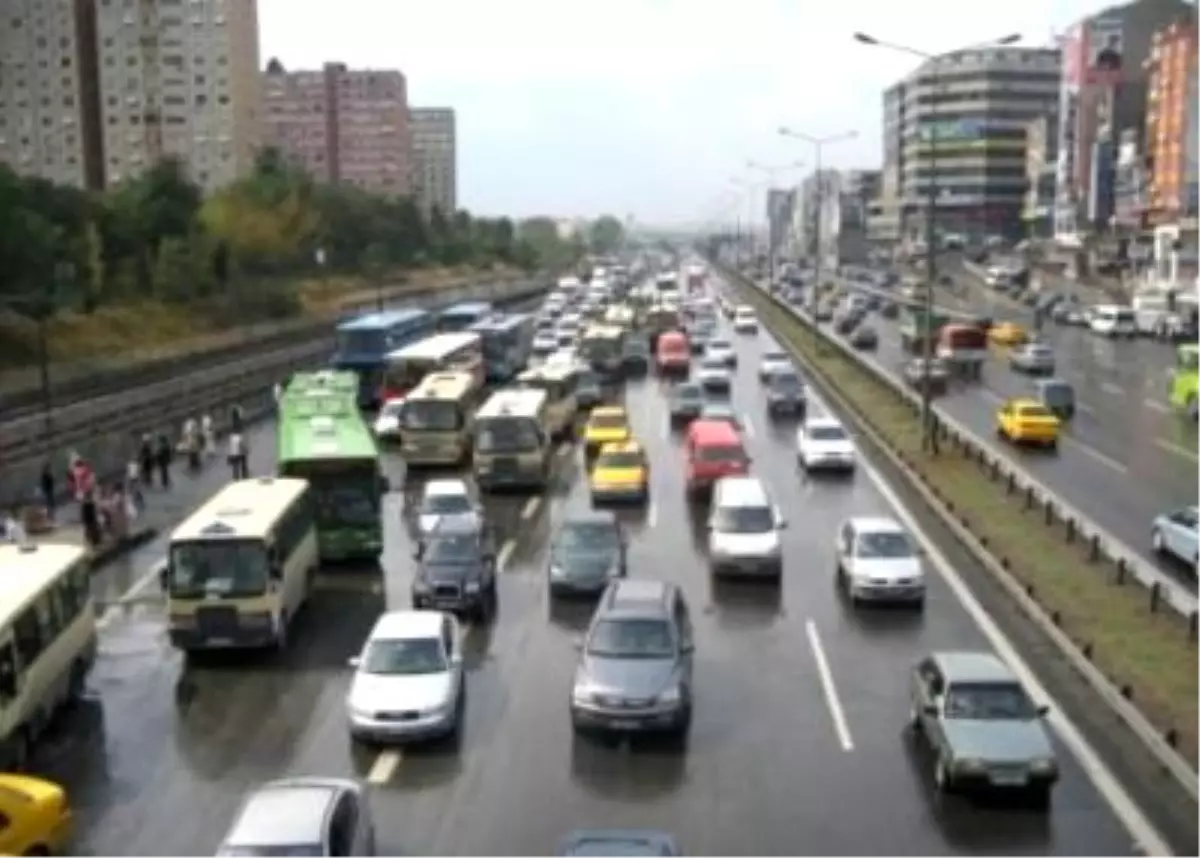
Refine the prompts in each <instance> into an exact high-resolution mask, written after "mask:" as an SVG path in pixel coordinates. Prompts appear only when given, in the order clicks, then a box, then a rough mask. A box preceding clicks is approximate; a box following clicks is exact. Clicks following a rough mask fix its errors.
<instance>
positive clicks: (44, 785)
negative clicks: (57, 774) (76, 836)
mask: <svg viewBox="0 0 1200 858" xmlns="http://www.w3.org/2000/svg"><path fill="white" fill-rule="evenodd" d="M0 818H4V819H7V820H8V824H7V825H5V826H3V827H0V855H61V854H65V853H66V850H67V841H68V838H69V837H70V833H71V808H70V806H69V805H68V804H67V793H66V791H65V790H64V789H63V788H62V787H60V786H59V785H58V784H55V783H51V782H50V781H45V780H42V779H41V778H34V777H29V776H27V775H14V774H7V773H0Z"/></svg>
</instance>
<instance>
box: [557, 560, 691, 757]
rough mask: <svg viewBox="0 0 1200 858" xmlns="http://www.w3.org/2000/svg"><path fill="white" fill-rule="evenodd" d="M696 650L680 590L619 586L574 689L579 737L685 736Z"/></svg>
mask: <svg viewBox="0 0 1200 858" xmlns="http://www.w3.org/2000/svg"><path fill="white" fill-rule="evenodd" d="M694 650H695V643H694V642H693V639H692V621H691V617H690V614H689V612H688V606H687V602H686V601H685V600H684V597H683V592H682V591H681V590H680V589H679V587H677V586H675V585H674V584H668V583H665V582H662V581H649V580H646V579H644V578H621V579H618V580H616V581H613V582H612V583H611V584H609V585H608V589H606V590H605V591H604V594H603V595H602V596H601V597H600V603H599V605H598V606H597V607H596V613H595V614H594V615H593V617H592V621H591V623H590V624H589V625H588V630H587V633H586V635H585V636H584V638H583V640H582V641H581V642H580V644H579V663H578V665H577V666H576V668H575V682H574V684H573V686H572V688H571V721H572V724H573V726H574V728H575V730H576V731H578V732H583V731H586V730H596V731H603V732H615V733H669V734H674V735H676V736H678V737H681V738H682V737H684V736H686V735H687V733H688V729H689V728H690V727H691V721H692V656H693V652H694Z"/></svg>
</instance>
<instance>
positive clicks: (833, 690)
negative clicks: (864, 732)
mask: <svg viewBox="0 0 1200 858" xmlns="http://www.w3.org/2000/svg"><path fill="white" fill-rule="evenodd" d="M804 631H805V632H807V634H808V645H809V647H810V648H811V649H812V654H813V661H815V662H816V663H817V675H818V676H819V677H820V679H821V691H822V692H823V693H824V695H825V706H826V707H827V708H828V709H829V717H830V719H831V720H832V721H833V729H834V731H835V732H836V733H837V737H838V743H839V744H840V745H841V746H842V750H843V751H853V750H854V739H853V738H851V736H850V726H849V725H848V724H847V723H846V713H845V711H844V710H843V709H842V701H841V699H840V698H839V697H838V692H837V685H836V684H835V683H834V681H833V671H832V670H830V669H829V660H828V659H827V658H825V647H824V645H823V644H822V643H821V633H820V632H818V631H817V624H816V623H815V622H813V621H812V620H806V621H805V622H804Z"/></svg>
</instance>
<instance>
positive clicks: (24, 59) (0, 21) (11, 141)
mask: <svg viewBox="0 0 1200 858" xmlns="http://www.w3.org/2000/svg"><path fill="white" fill-rule="evenodd" d="M95 30H96V10H95V5H94V2H93V0H59V2H57V3H49V2H46V0H5V3H4V15H3V16H2V17H0V58H2V59H0V63H2V65H3V68H2V73H0V162H4V163H6V164H8V165H10V166H11V167H12V168H13V169H14V170H16V171H17V172H18V173H22V174H25V175H32V176H40V177H41V178H44V179H48V180H49V181H51V182H55V183H56V184H63V185H74V186H75V187H79V188H93V189H95V188H100V187H102V186H103V184H104V172H103V169H104V164H103V155H102V151H101V140H100V118H99V115H98V111H97V100H96V85H97V73H96V32H95Z"/></svg>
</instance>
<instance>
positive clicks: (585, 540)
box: [554, 521, 620, 554]
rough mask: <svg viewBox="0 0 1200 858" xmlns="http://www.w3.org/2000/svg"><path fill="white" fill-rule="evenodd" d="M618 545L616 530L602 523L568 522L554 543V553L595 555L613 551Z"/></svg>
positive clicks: (618, 539)
mask: <svg viewBox="0 0 1200 858" xmlns="http://www.w3.org/2000/svg"><path fill="white" fill-rule="evenodd" d="M619 544H620V538H619V537H618V535H617V530H616V528H615V527H614V526H613V525H611V524H608V523H606V522H602V521H596V522H592V521H577V522H568V523H567V525H566V527H564V528H563V529H562V530H560V531H559V533H558V537H557V538H556V539H555V541H554V548H555V551H556V552H558V551H562V552H566V553H568V554H597V553H606V552H609V551H612V550H614V549H615V548H616V547H617V546H618V545H619Z"/></svg>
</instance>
